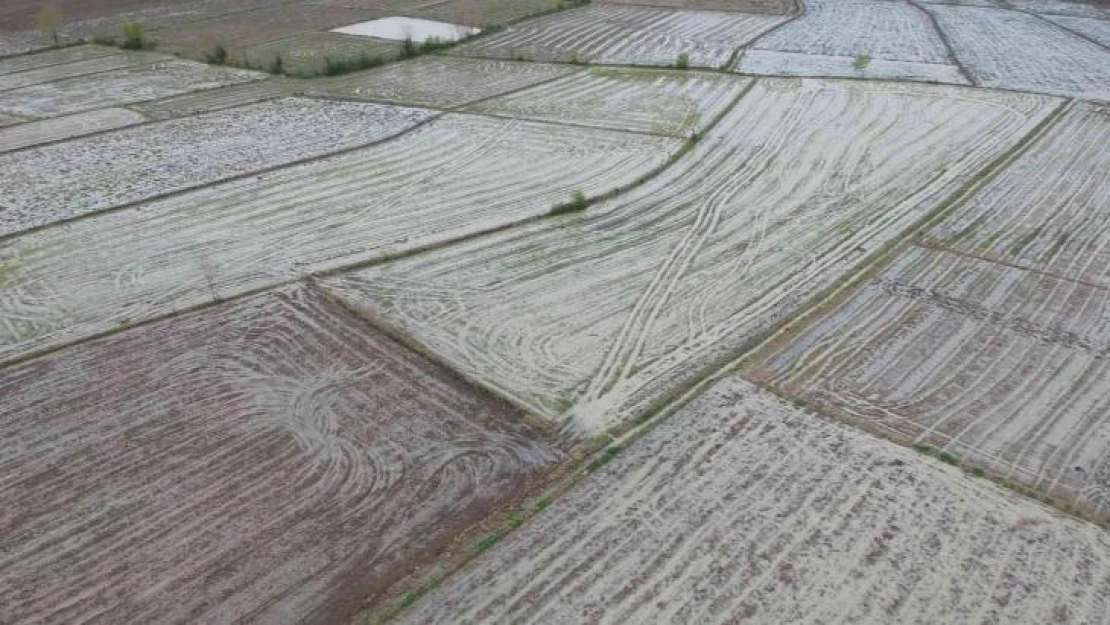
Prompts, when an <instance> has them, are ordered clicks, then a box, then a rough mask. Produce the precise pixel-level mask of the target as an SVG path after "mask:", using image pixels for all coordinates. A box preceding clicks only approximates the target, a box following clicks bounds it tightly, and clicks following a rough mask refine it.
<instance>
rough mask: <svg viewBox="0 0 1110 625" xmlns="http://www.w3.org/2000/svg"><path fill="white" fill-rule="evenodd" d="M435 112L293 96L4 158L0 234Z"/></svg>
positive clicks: (337, 145)
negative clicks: (5, 177) (7, 181)
mask: <svg viewBox="0 0 1110 625" xmlns="http://www.w3.org/2000/svg"><path fill="white" fill-rule="evenodd" d="M431 115H432V113H431V112H430V111H427V110H423V109H412V108H400V107H394V106H385V105H381V104H369V103H362V102H321V101H317V100H309V99H304V98H285V99H281V100H275V101H273V102H264V103H261V104H253V105H250V106H245V107H240V108H236V109H232V110H227V111H220V112H216V113H210V114H207V115H200V116H196V117H187V118H183V119H176V120H169V121H164V122H160V123H156V124H147V125H144V126H141V127H138V128H132V129H129V130H121V131H118V132H114V133H110V134H105V135H99V136H96V137H90V138H88V139H78V140H74V141H69V142H66V143H61V144H55V145H50V146H45V147H42V148H39V149H35V150H26V151H23V152H19V153H17V154H11V155H8V156H0V171H3V172H5V173H6V174H7V175H9V176H13V177H14V178H13V179H12V182H11V184H10V185H9V189H10V190H11V191H12V193H11V195H6V196H5V197H2V198H0V234H10V233H12V232H17V231H19V230H24V229H27V228H31V227H35V226H41V225H44V224H48V223H51V222H53V221H58V220H61V219H68V218H71V217H77V216H80V215H84V214H88V213H91V212H95V211H97V210H102V209H105V208H111V207H113V206H119V205H121V204H127V203H131V202H137V201H141V200H144V199H147V198H149V197H153V196H155V195H161V194H165V193H170V192H174V191H180V190H182V189H187V188H190V187H195V186H200V185H204V184H208V183H212V182H215V181H218V180H221V179H224V178H229V177H232V176H235V175H239V174H245V173H249V172H252V171H258V170H260V169H265V168H267V167H273V166H276V165H281V164H283V163H288V162H291V161H296V160H300V159H305V158H312V157H316V156H321V155H324V154H328V153H331V152H335V151H338V150H341V149H344V148H350V147H355V146H359V145H365V144H368V143H371V142H373V141H376V140H379V139H383V138H385V137H388V136H390V135H394V134H396V133H398V132H401V131H402V130H405V129H406V128H410V127H411V126H413V125H414V124H416V123H419V122H421V121H424V120H426V119H427V118H428V117H430V116H431Z"/></svg>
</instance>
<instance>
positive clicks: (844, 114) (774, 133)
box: [325, 79, 1057, 430]
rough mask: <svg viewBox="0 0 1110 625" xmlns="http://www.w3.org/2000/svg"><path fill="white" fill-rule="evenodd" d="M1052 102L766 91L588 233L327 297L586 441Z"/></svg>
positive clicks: (579, 229) (829, 270)
mask: <svg viewBox="0 0 1110 625" xmlns="http://www.w3.org/2000/svg"><path fill="white" fill-rule="evenodd" d="M1056 103H1057V100H1056V99H1055V98H1051V97H1048V96H1037V95H1027V94H1014V93H1003V92H990V91H984V90H972V89H968V88H959V87H949V86H943V87H941V86H938V87H931V86H925V85H913V84H892V83H882V84H864V83H861V82H859V81H821V80H797V79H759V80H757V82H756V83H755V85H754V86H753V87H752V89H751V90H750V91H749V92H748V93H747V94H746V95H745V96H744V97H743V98H742V99H741V100H740V102H739V103H738V105H737V106H736V107H735V108H733V109H732V110H731V111H730V112H729V113H728V114H727V115H726V116H725V117H724V118H722V120H721V122H720V123H719V124H718V125H717V126H715V127H714V128H713V129H712V130H710V131H708V132H707V133H706V134H705V136H704V137H702V139H701V140H700V141H699V142H698V144H697V145H696V147H695V148H694V149H693V150H691V151H690V153H688V154H687V155H686V156H684V157H683V158H682V159H681V160H680V161H678V162H677V163H675V164H674V165H672V166H671V167H669V168H668V169H667V170H666V171H665V172H664V173H663V174H661V175H660V176H658V177H657V178H654V179H652V180H651V181H649V182H648V183H646V184H644V185H642V186H640V187H637V188H635V189H633V190H632V191H631V192H629V193H627V194H624V195H622V196H620V197H618V198H615V199H613V200H611V201H608V202H605V203H603V204H600V205H598V206H596V207H593V208H591V209H590V210H589V212H588V213H587V215H586V216H572V217H567V218H565V219H563V220H560V221H554V222H551V221H549V222H547V223H544V224H538V225H536V226H534V227H532V228H529V229H517V230H516V231H514V232H509V233H505V234H503V235H499V236H495V237H489V238H486V239H484V240H481V241H475V242H473V243H468V244H461V245H455V246H452V247H450V248H445V249H441V250H436V251H435V252H433V253H430V254H425V255H419V256H413V257H410V258H407V259H403V260H400V261H397V262H392V263H385V264H382V265H378V266H375V267H370V268H367V269H365V270H362V271H359V272H356V273H353V274H349V275H344V276H337V277H335V278H333V279H331V280H329V281H325V285H326V286H327V288H330V289H332V290H333V291H334V292H335V293H337V294H338V295H340V296H341V297H345V298H348V299H349V301H351V302H353V303H354V304H355V305H357V306H359V307H361V308H364V309H365V310H367V311H368V313H370V314H373V315H374V316H375V317H377V318H378V319H379V320H380V321H381V322H382V323H386V324H389V325H392V326H393V327H394V328H396V329H397V330H398V331H402V332H405V333H407V334H409V335H411V336H412V337H414V339H415V340H416V341H418V342H420V343H422V344H423V345H424V346H425V347H427V348H428V349H430V350H432V351H434V352H435V353H437V354H438V355H439V356H440V357H442V358H444V359H445V360H447V361H448V362H450V363H451V364H452V366H453V367H455V368H457V369H459V370H462V371H466V372H468V373H469V374H470V375H471V376H473V377H474V378H476V379H481V380H483V381H484V382H485V383H487V384H488V385H490V386H491V387H495V388H497V389H499V391H500V392H502V393H504V394H506V395H508V396H511V397H513V398H514V399H515V400H516V401H517V402H519V403H520V405H522V406H525V407H527V408H528V409H529V411H530V412H533V413H535V414H540V415H544V416H547V417H550V418H563V417H566V416H571V417H574V419H575V423H576V425H577V426H579V427H581V428H584V429H587V430H596V429H598V428H602V427H605V426H608V425H611V424H613V423H616V422H619V421H621V420H623V419H626V418H628V417H630V416H632V415H639V414H642V413H643V412H644V411H645V410H649V409H650V408H651V406H652V405H653V404H654V403H655V402H657V401H658V400H660V398H662V397H665V396H666V395H667V394H668V393H669V392H672V391H673V390H674V389H676V388H680V387H681V385H682V384H684V383H685V382H686V381H687V380H689V379H696V378H697V377H699V376H700V375H701V373H703V372H704V371H705V370H707V369H708V368H711V367H712V366H714V365H715V364H716V363H717V362H718V361H719V359H721V358H722V357H727V356H728V355H729V354H731V353H734V351H735V350H737V349H740V348H742V347H743V346H744V345H745V343H746V342H747V341H748V340H750V339H751V338H752V337H754V336H755V335H757V334H758V333H760V332H761V331H763V330H764V329H766V328H767V327H768V326H769V325H771V324H772V323H774V322H775V321H777V320H778V319H779V318H781V317H782V316H784V315H786V314H788V313H789V312H790V311H791V310H792V309H793V308H794V307H795V306H797V305H798V304H799V303H800V302H802V301H804V300H805V299H806V298H807V297H809V296H810V295H811V294H813V293H814V292H816V291H817V290H820V289H822V288H824V287H827V286H828V285H830V284H831V283H833V282H835V281H836V280H838V279H839V278H840V277H841V276H843V275H844V274H845V272H847V271H849V270H850V269H851V268H852V267H853V266H854V265H855V264H856V263H857V262H858V261H859V259H861V258H862V257H863V255H864V254H865V253H866V252H867V251H869V250H873V249H875V248H876V247H878V246H880V245H882V244H883V243H885V242H886V241H889V240H891V239H892V238H893V237H895V236H897V235H898V234H899V233H901V232H902V231H903V230H904V229H905V228H907V227H908V226H909V225H910V224H913V223H915V222H916V221H917V220H918V219H920V218H921V217H922V216H924V215H925V214H927V213H928V212H929V211H931V210H932V209H933V208H935V207H937V206H938V205H939V204H940V203H941V202H942V201H944V200H945V199H946V198H947V197H948V196H949V195H950V194H951V193H953V192H954V191H955V190H956V189H958V188H959V187H960V186H961V185H962V184H964V183H965V182H967V181H968V180H969V179H970V178H972V177H973V176H975V175H977V174H978V172H979V171H980V170H981V169H982V168H984V167H985V166H987V165H988V164H989V163H991V162H992V161H993V160H994V159H995V158H997V157H998V156H999V155H1000V154H1001V153H1002V152H1003V151H1004V150H1006V149H1007V148H1009V147H1010V146H1012V145H1013V144H1014V143H1016V142H1017V140H1018V139H1019V138H1020V137H1022V136H1023V135H1024V134H1026V133H1027V132H1028V131H1029V130H1030V129H1031V128H1032V127H1034V126H1035V125H1036V124H1037V123H1038V122H1039V121H1040V120H1041V119H1043V118H1044V116H1045V115H1046V114H1047V113H1048V112H1049V110H1050V109H1051V108H1052V106H1053V105H1055V104H1056Z"/></svg>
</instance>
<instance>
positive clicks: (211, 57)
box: [204, 43, 227, 65]
mask: <svg viewBox="0 0 1110 625" xmlns="http://www.w3.org/2000/svg"><path fill="white" fill-rule="evenodd" d="M204 58H205V60H206V61H208V62H209V63H211V64H213V65H226V64H227V48H225V47H223V46H222V45H220V44H218V43H217V44H216V47H215V48H213V49H212V53H211V54H206V55H204Z"/></svg>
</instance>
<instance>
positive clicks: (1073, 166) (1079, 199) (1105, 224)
mask: <svg viewBox="0 0 1110 625" xmlns="http://www.w3.org/2000/svg"><path fill="white" fill-rule="evenodd" d="M1108 145H1110V105H1098V104H1090V103H1077V104H1075V105H1073V106H1072V107H1071V108H1070V109H1069V110H1068V111H1067V113H1066V114H1065V115H1064V116H1063V117H1062V118H1061V119H1060V121H1059V122H1058V123H1057V124H1056V125H1055V126H1054V127H1053V129H1052V132H1050V133H1047V134H1046V135H1044V137H1042V138H1041V139H1040V140H1039V141H1038V142H1037V143H1036V144H1035V145H1034V146H1033V147H1032V148H1031V149H1030V150H1028V151H1027V152H1026V153H1025V154H1024V155H1023V156H1022V157H1021V158H1020V159H1019V160H1018V161H1016V162H1015V163H1013V164H1011V165H1010V166H1009V167H1007V168H1006V169H1005V170H1004V171H1003V172H1002V173H1001V174H1000V175H999V176H998V177H997V178H996V179H994V180H993V181H992V182H991V184H990V185H988V186H987V187H986V188H984V189H982V190H981V191H980V192H979V193H977V194H976V195H975V196H974V197H973V198H971V199H970V200H969V201H968V202H966V203H964V204H962V205H961V206H960V207H959V208H958V209H957V210H956V212H954V213H953V214H952V215H951V216H950V217H948V218H947V219H945V220H944V221H943V222H941V223H940V224H938V225H937V226H936V227H934V228H933V229H932V230H931V231H930V232H928V233H927V235H926V237H927V240H928V241H929V242H930V244H932V245H940V246H944V247H948V248H951V249H954V250H957V251H960V252H962V253H965V254H972V255H977V256H982V257H984V258H986V259H988V260H999V261H1002V262H1005V263H1013V264H1017V265H1019V266H1021V267H1028V268H1032V269H1035V270H1038V271H1044V272H1048V273H1049V274H1051V275H1054V276H1059V277H1062V278H1066V279H1068V280H1073V281H1077V282H1081V283H1087V284H1092V285H1096V286H1100V287H1105V288H1110V174H1108V172H1110V150H1107V146H1108Z"/></svg>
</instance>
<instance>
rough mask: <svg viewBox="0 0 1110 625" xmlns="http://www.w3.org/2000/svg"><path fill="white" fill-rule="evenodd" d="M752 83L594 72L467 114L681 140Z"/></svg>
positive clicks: (720, 77)
mask: <svg viewBox="0 0 1110 625" xmlns="http://www.w3.org/2000/svg"><path fill="white" fill-rule="evenodd" d="M748 84H749V81H747V80H746V79H738V78H737V77H734V76H728V75H725V74H720V73H708V72H674V71H654V70H645V69H620V68H610V67H605V68H591V69H589V70H586V71H584V72H579V73H576V74H572V75H570V76H567V77H565V78H560V79H558V80H554V81H552V82H549V83H546V84H544V85H541V86H538V87H535V88H533V89H527V90H524V91H521V92H517V93H514V94H511V95H508V96H504V97H500V98H494V99H491V100H486V101H484V102H481V103H479V104H476V105H473V106H470V107H467V108H466V109H465V110H466V111H468V112H473V113H484V114H492V115H505V116H509V117H522V118H527V119H535V120H541V121H548V122H561V123H573V124H578V125H584V126H597V127H600V128H610V129H614V130H628V131H634V132H653V133H658V134H668V135H675V136H683V135H689V133H690V132H693V131H697V130H699V129H702V128H704V127H705V126H707V125H708V124H709V123H710V122H711V121H712V120H713V119H716V118H717V117H718V116H720V114H721V113H723V112H724V110H725V109H726V108H728V106H729V105H730V104H731V103H732V102H733V101H735V100H736V97H737V96H738V95H740V92H741V91H742V90H743V89H744V87H746V86H747V85H748Z"/></svg>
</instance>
